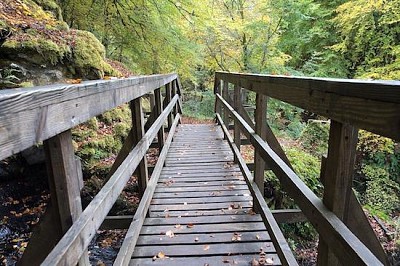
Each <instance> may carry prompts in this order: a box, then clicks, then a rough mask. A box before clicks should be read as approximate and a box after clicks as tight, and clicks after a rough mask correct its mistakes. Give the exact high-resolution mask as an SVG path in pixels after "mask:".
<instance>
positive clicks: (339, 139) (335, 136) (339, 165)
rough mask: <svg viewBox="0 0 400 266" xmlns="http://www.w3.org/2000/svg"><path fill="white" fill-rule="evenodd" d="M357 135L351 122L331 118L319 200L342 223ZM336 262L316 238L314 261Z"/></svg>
mask: <svg viewBox="0 0 400 266" xmlns="http://www.w3.org/2000/svg"><path fill="white" fill-rule="evenodd" d="M357 139H358V130H357V129H355V128H354V127H353V126H351V125H345V124H342V123H339V122H336V121H334V120H331V126H330V132H329V148H328V158H327V160H326V162H325V176H324V184H325V185H324V197H323V202H324V204H325V206H326V207H327V208H328V209H329V210H331V211H332V212H334V213H335V214H336V215H337V216H338V218H339V219H341V220H342V221H343V222H345V223H346V221H347V218H348V214H349V209H348V208H349V206H350V204H349V203H350V197H351V193H352V182H353V171H354V164H355V154H356V145H357ZM338 264H339V262H338V259H337V258H336V257H335V256H334V254H333V253H332V252H331V251H329V247H328V246H327V245H326V244H325V242H324V239H323V238H320V242H319V247H318V265H338Z"/></svg>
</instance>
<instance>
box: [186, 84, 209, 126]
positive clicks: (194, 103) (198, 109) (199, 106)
mask: <svg viewBox="0 0 400 266" xmlns="http://www.w3.org/2000/svg"><path fill="white" fill-rule="evenodd" d="M184 98H185V101H184V104H183V113H184V114H185V116H188V117H194V118H198V119H212V118H213V117H214V102H215V97H214V94H213V93H212V92H211V91H205V92H196V91H194V92H185V93H184Z"/></svg>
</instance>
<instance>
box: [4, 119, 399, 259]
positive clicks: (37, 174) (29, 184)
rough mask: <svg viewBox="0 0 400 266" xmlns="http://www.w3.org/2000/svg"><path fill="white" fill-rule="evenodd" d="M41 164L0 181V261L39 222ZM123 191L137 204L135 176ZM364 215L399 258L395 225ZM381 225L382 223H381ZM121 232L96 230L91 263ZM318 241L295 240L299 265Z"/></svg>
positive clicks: (20, 247)
mask: <svg viewBox="0 0 400 266" xmlns="http://www.w3.org/2000/svg"><path fill="white" fill-rule="evenodd" d="M212 122H213V121H212V120H209V121H198V120H196V119H193V118H184V119H183V123H212ZM252 154H253V150H252V149H251V148H249V149H243V155H244V157H245V159H246V160H251V157H252ZM147 158H148V160H149V163H150V164H152V165H154V164H155V162H156V160H157V150H156V149H152V150H151V151H150V153H149V154H148V156H147ZM45 171H46V169H45V167H44V165H36V166H32V167H29V168H24V169H21V171H20V174H18V172H17V174H14V176H13V177H12V178H10V179H8V180H3V181H2V182H1V183H0V200H1V209H0V218H1V221H0V264H2V265H15V263H16V262H17V261H18V259H19V258H20V257H21V256H22V254H23V252H24V250H25V248H26V246H27V245H28V242H29V238H30V236H31V232H32V229H33V227H34V226H35V225H36V224H37V223H38V222H39V219H40V216H41V215H42V214H43V213H44V211H45V209H46V206H47V204H48V202H49V198H50V195H49V189H48V184H47V178H46V172H45ZM127 188H130V189H126V190H125V191H124V193H123V196H124V198H126V199H127V200H129V201H130V202H131V203H132V206H137V204H138V202H139V200H140V199H139V198H138V195H137V193H136V180H135V178H132V179H131V180H130V181H129V183H128V185H127ZM133 211H134V208H130V209H129V210H128V211H127V210H122V209H117V210H115V212H116V213H118V214H132V212H133ZM366 214H367V215H368V218H369V221H370V223H371V226H372V227H373V229H374V231H375V233H376V234H377V236H378V237H379V239H380V240H381V243H382V245H383V246H384V248H385V250H386V251H387V252H388V253H389V254H392V256H393V261H394V263H393V264H394V265H396V262H397V263H398V262H400V254H399V251H398V250H397V251H396V244H395V243H394V241H393V240H390V239H389V237H388V235H387V232H385V230H384V229H383V227H384V228H385V229H386V230H388V232H394V231H395V228H393V227H391V226H390V225H389V224H388V223H385V222H382V221H380V220H379V222H380V223H382V225H380V224H379V223H378V220H376V218H374V217H373V216H372V215H370V214H368V213H366ZM382 226H383V227H382ZM124 234H125V231H124V230H107V231H98V234H97V235H96V237H95V238H94V239H93V241H92V243H91V244H90V247H89V253H90V260H91V263H92V264H94V265H111V264H112V262H113V260H114V259H115V256H116V254H117V252H118V249H119V247H120V246H121V244H122V239H123V236H124ZM317 244H318V241H317V240H316V241H303V242H302V243H296V245H295V253H296V256H297V258H298V260H299V263H300V265H315V264H316V258H317Z"/></svg>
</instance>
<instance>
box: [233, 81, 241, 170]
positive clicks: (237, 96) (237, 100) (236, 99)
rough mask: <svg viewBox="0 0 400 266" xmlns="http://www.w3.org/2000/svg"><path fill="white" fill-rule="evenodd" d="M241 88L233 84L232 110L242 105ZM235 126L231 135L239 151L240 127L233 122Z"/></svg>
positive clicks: (236, 160)
mask: <svg viewBox="0 0 400 266" xmlns="http://www.w3.org/2000/svg"><path fill="white" fill-rule="evenodd" d="M241 94H242V88H240V87H239V86H238V85H236V84H235V87H234V94H233V108H235V110H238V109H239V106H241V105H242V96H241ZM234 125H235V129H234V134H233V136H234V137H233V139H234V141H235V145H236V147H237V148H238V149H239V151H240V145H241V138H240V126H239V123H238V122H237V121H235V122H234ZM235 162H236V163H237V162H238V159H237V158H236V155H235Z"/></svg>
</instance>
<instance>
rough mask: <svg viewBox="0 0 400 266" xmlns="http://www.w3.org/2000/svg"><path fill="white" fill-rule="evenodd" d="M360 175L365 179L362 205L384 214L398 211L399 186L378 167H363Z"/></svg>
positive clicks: (399, 200) (399, 199)
mask: <svg viewBox="0 0 400 266" xmlns="http://www.w3.org/2000/svg"><path fill="white" fill-rule="evenodd" d="M362 173H363V174H364V175H365V176H366V178H367V188H366V191H365V195H364V197H363V202H364V204H366V205H368V206H369V207H370V208H372V209H374V210H378V211H381V212H383V213H384V214H390V213H392V212H393V211H399V210H400V207H399V206H400V196H399V195H400V184H399V183H396V182H395V181H393V180H391V179H390V177H389V173H388V172H387V171H386V170H385V169H383V168H381V167H379V166H371V165H365V166H364V167H363V168H362Z"/></svg>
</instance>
